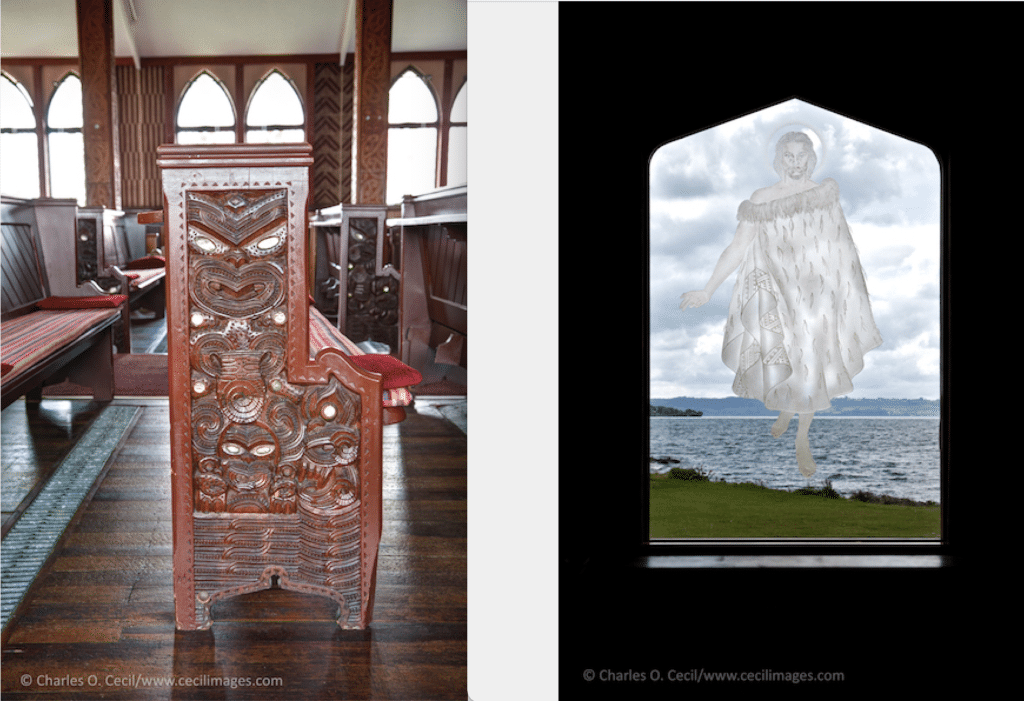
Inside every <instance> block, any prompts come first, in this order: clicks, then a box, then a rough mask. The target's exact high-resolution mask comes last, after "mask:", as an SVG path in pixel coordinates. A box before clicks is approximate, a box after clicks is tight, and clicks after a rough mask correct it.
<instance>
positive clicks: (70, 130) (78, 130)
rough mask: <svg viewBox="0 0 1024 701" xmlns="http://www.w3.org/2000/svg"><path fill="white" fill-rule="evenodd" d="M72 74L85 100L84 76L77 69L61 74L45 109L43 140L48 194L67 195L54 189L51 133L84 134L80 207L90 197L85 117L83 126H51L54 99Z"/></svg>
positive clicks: (49, 195) (51, 195) (52, 195)
mask: <svg viewBox="0 0 1024 701" xmlns="http://www.w3.org/2000/svg"><path fill="white" fill-rule="evenodd" d="M72 76H73V77H74V78H75V80H77V81H78V83H79V87H80V88H81V92H82V96H83V100H84V97H85V92H84V91H85V87H84V85H83V84H82V77H81V76H80V75H78V73H77V72H76V71H73V70H70V71H67V72H66V73H65V74H64V75H63V76H61V78H60V79H59V80H58V81H56V83H54V88H53V92H52V93H50V98H49V99H48V100H47V101H46V109H45V111H44V113H43V140H44V141H45V144H46V146H45V152H46V161H47V167H46V192H47V196H48V197H62V196H65V195H55V194H54V191H53V186H54V183H53V171H54V168H53V167H52V166H53V163H52V161H53V148H52V145H51V143H50V135H51V134H79V135H81V136H82V142H83V143H82V149H83V157H82V199H81V200H79V202H78V204H79V206H80V207H84V206H85V204H86V199H87V197H88V187H87V184H86V180H87V177H88V175H87V173H86V170H85V156H84V149H85V131H84V129H83V127H84V125H85V120H84V117H83V118H82V124H83V126H80V127H52V126H50V110H51V109H53V100H54V98H55V97H57V95H58V93H60V91H61V89H62V88H63V87H64V84H65V83H66V82H67V80H68V78H71V77H72Z"/></svg>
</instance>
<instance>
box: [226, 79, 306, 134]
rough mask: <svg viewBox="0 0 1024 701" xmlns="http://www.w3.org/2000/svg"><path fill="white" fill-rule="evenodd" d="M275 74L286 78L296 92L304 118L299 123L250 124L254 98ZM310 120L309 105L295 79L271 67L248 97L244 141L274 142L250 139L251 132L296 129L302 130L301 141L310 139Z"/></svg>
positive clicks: (243, 128)
mask: <svg viewBox="0 0 1024 701" xmlns="http://www.w3.org/2000/svg"><path fill="white" fill-rule="evenodd" d="M275 74H276V75H278V76H280V77H281V79H282V80H284V82H285V83H286V84H287V85H288V86H289V87H290V88H291V89H292V91H293V92H294V93H295V98H296V99H297V100H298V102H299V110H300V111H301V112H302V120H301V121H300V122H299V123H297V124H268V125H266V126H258V127H254V126H250V124H249V114H250V111H251V110H252V104H253V100H254V99H255V97H256V95H257V94H258V93H259V91H260V89H261V88H262V87H263V86H264V85H265V84H266V82H267V80H269V79H270V78H271V77H273V76H274V75H275ZM308 122H309V109H308V106H307V105H306V104H305V102H304V101H303V99H302V92H301V91H300V90H299V88H298V86H297V85H296V84H295V81H294V80H292V79H291V78H289V77H288V76H287V75H286V74H285V73H284V71H282V70H281V69H280V68H277V67H274V68H271V69H270V70H269V71H267V72H266V73H265V74H264V76H263V77H262V78H260V79H259V80H257V81H256V83H255V84H254V85H253V86H252V90H251V91H250V92H249V96H248V98H247V99H246V103H245V118H244V120H243V122H242V143H246V144H248V143H273V142H255V141H249V132H264V133H266V132H271V131H295V130H300V131H302V139H301V141H308V139H309V135H308V134H307V133H306V124H307V123H308ZM290 143H293V142H290Z"/></svg>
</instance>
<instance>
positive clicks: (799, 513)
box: [650, 475, 940, 538]
mask: <svg viewBox="0 0 1024 701" xmlns="http://www.w3.org/2000/svg"><path fill="white" fill-rule="evenodd" d="M650 527H651V531H650V533H651V538H778V537H783V538H938V537H939V535H940V534H939V507H938V506H895V505H883V504H868V503H865V502H861V501H853V500H849V499H829V498H826V497H823V496H808V495H803V494H796V493H793V492H785V491H779V490H774V489H767V488H765V487H760V486H757V485H753V484H728V483H725V482H698V481H685V480H678V479H670V478H668V477H667V476H665V475H652V476H651V526H650Z"/></svg>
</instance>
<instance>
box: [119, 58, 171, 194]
mask: <svg viewBox="0 0 1024 701" xmlns="http://www.w3.org/2000/svg"><path fill="white" fill-rule="evenodd" d="M117 92H118V95H117V97H118V110H119V117H120V124H119V127H120V131H121V134H120V136H121V139H120V143H121V199H122V205H121V206H122V207H124V208H125V209H131V208H141V209H161V208H162V207H163V194H162V190H161V187H162V186H161V182H160V170H159V168H157V165H156V148H157V146H159V145H160V144H162V143H163V134H164V67H163V66H146V67H144V68H143V69H142V70H141V71H140V70H137V69H136V68H135V67H134V66H118V67H117Z"/></svg>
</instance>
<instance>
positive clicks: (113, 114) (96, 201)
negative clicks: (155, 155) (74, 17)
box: [77, 0, 121, 209]
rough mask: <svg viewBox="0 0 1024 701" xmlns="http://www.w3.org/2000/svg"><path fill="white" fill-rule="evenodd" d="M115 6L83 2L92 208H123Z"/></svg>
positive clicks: (81, 47) (106, 1)
mask: <svg viewBox="0 0 1024 701" xmlns="http://www.w3.org/2000/svg"><path fill="white" fill-rule="evenodd" d="M112 2H113V0H77V8H78V56H79V64H80V69H81V73H82V116H83V122H82V136H83V141H84V142H85V199H86V205H87V206H90V207H100V206H102V207H110V208H113V209H120V208H121V155H120V149H119V146H118V142H119V140H118V131H117V82H116V78H115V75H114V9H113V4H112Z"/></svg>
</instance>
